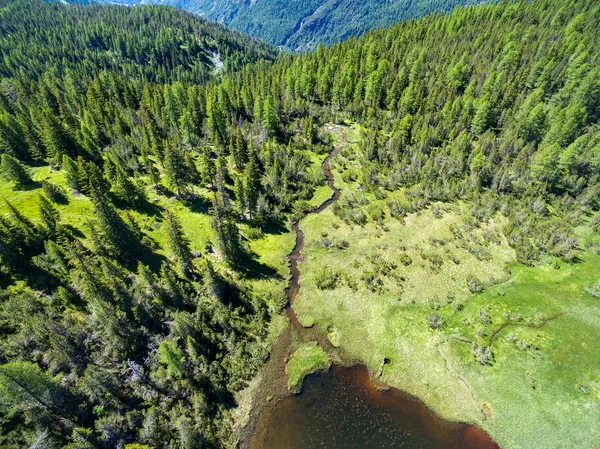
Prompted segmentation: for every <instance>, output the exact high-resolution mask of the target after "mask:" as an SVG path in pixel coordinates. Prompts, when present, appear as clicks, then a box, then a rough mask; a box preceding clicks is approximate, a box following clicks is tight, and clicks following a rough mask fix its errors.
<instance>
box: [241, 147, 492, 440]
mask: <svg viewBox="0 0 600 449" xmlns="http://www.w3.org/2000/svg"><path fill="white" fill-rule="evenodd" d="M340 151H341V148H340V147H337V148H334V149H333V150H332V151H331V152H330V153H329V155H328V156H327V157H326V158H325V160H324V161H323V163H322V165H321V170H322V172H323V174H324V175H325V177H326V179H327V185H328V186H329V188H330V189H331V191H332V192H333V193H332V195H331V197H330V198H329V199H327V200H326V201H324V202H323V203H322V204H321V205H320V206H318V207H315V208H314V209H313V210H312V211H310V212H309V214H315V213H320V212H322V211H323V210H325V209H326V208H327V207H329V206H330V205H331V204H332V203H333V202H335V201H336V200H337V199H338V198H339V196H340V190H339V189H338V188H337V187H335V179H334V176H333V174H332V172H331V169H330V167H329V162H330V160H331V159H332V158H333V157H335V156H336V155H337V154H339V152H340ZM291 227H292V231H293V232H295V233H296V244H295V246H294V249H293V250H292V252H291V253H290V254H289V256H288V257H287V258H288V260H289V262H290V274H291V278H290V283H289V286H288V288H287V289H286V296H287V299H288V303H287V306H286V309H285V313H286V315H287V317H288V318H289V320H290V323H292V324H291V325H290V326H289V327H288V331H287V332H285V333H284V334H283V335H282V337H280V339H279V340H278V341H277V342H276V343H275V344H274V347H273V351H272V355H271V361H270V364H271V365H272V369H271V370H267V371H270V372H271V375H272V376H273V377H272V378H271V379H269V378H268V377H267V379H265V385H266V384H268V383H269V381H273V379H275V378H281V377H283V379H285V378H286V374H285V360H286V359H287V357H289V348H290V342H291V340H290V335H291V333H292V332H295V334H297V338H298V339H299V340H301V341H311V340H317V341H318V342H319V344H320V345H321V346H322V347H323V348H324V349H325V350H333V349H334V348H333V347H332V346H331V344H330V343H329V340H328V339H327V338H325V337H324V335H322V334H323V333H322V332H319V331H318V330H317V329H315V328H304V327H303V326H302V324H300V322H299V321H298V317H297V316H296V314H295V312H294V309H293V303H294V300H295V299H296V295H297V294H298V290H299V289H300V283H299V282H300V270H299V269H298V261H302V260H303V256H302V250H303V249H304V233H303V232H302V230H301V229H300V220H296V221H294V222H292V223H291ZM273 384H274V385H276V384H277V382H275V381H273ZM265 388H267V389H268V388H271V389H273V388H274V389H275V390H277V389H279V390H281V386H279V387H277V386H275V387H273V386H271V387H265ZM274 393H275V392H273V393H269V394H274ZM275 394H276V400H274V401H272V402H270V404H269V405H268V406H264V408H263V410H262V412H261V413H260V416H259V417H258V419H257V422H255V423H254V425H253V426H252V427H253V428H254V430H253V434H252V436H251V437H250V438H249V441H246V444H243V445H242V447H250V448H251V449H312V448H315V449H316V448H324V449H354V448H355V449H370V448H373V449H376V448H377V449H379V448H401V447H406V448H414V449H417V448H419V449H434V448H435V449H498V446H497V445H496V444H495V443H494V442H493V441H492V440H491V439H490V437H489V436H488V435H487V434H486V433H485V432H484V431H483V430H481V429H480V428H478V427H476V426H472V425H468V424H462V423H453V422H448V421H445V420H443V419H441V418H440V417H438V416H437V415H436V414H435V413H434V412H433V411H431V410H430V409H428V408H427V407H426V406H425V405H424V404H423V403H422V402H421V401H419V400H418V399H416V398H414V397H412V396H410V395H408V394H406V393H404V392H402V391H400V390H396V389H393V388H390V389H387V390H385V391H382V390H380V389H378V388H376V387H375V386H374V385H373V383H372V382H371V380H370V376H369V372H368V370H367V368H366V367H364V366H360V365H359V366H354V367H343V366H333V367H332V368H331V369H330V370H329V371H328V372H326V373H320V374H315V375H311V376H308V377H307V378H306V379H305V380H304V384H303V389H302V392H301V393H300V394H297V395H289V394H281V393H280V394H277V393H275ZM269 401H270V396H269V399H267V402H269Z"/></svg>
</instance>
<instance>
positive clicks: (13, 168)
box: [0, 153, 31, 190]
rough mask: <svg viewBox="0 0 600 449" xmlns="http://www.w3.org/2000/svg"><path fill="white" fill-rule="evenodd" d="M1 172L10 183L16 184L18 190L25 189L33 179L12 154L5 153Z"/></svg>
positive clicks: (0, 168)
mask: <svg viewBox="0 0 600 449" xmlns="http://www.w3.org/2000/svg"><path fill="white" fill-rule="evenodd" d="M0 170H1V171H2V175H3V176H4V177H5V178H6V179H7V180H8V181H12V182H14V183H15V188H16V189H19V190H20V189H23V188H24V187H26V186H27V184H30V183H31V177H30V176H29V173H27V169H26V168H25V167H24V166H23V165H22V164H21V163H20V162H19V161H18V160H17V159H16V158H14V157H12V156H11V155H10V154H7V153H4V154H3V155H2V159H1V162H0Z"/></svg>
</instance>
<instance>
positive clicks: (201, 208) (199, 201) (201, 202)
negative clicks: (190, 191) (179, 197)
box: [184, 196, 211, 214]
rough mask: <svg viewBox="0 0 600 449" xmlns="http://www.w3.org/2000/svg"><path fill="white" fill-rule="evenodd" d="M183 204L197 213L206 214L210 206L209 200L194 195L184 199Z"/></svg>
mask: <svg viewBox="0 0 600 449" xmlns="http://www.w3.org/2000/svg"><path fill="white" fill-rule="evenodd" d="M184 204H185V205H186V206H187V207H188V209H189V210H190V211H191V212H195V213H199V214H207V213H208V210H209V208H210V206H211V202H210V201H209V200H208V199H207V198H205V197H203V196H196V197H195V198H193V199H189V200H185V202H184Z"/></svg>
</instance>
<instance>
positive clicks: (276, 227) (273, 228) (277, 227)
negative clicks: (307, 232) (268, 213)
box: [262, 220, 290, 235]
mask: <svg viewBox="0 0 600 449" xmlns="http://www.w3.org/2000/svg"><path fill="white" fill-rule="evenodd" d="M262 230H263V232H264V233H265V234H270V235H282V234H287V233H288V232H290V230H289V229H288V228H287V226H286V225H285V222H283V221H282V220H279V221H269V222H267V223H265V224H264V225H263V226H262Z"/></svg>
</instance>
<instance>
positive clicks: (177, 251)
mask: <svg viewBox="0 0 600 449" xmlns="http://www.w3.org/2000/svg"><path fill="white" fill-rule="evenodd" d="M164 226H165V234H166V238H167V249H168V250H169V253H170V255H171V257H172V258H173V259H174V260H175V261H176V262H177V263H178V265H179V269H180V271H181V273H182V274H184V275H187V274H189V273H191V272H192V271H193V264H192V251H191V250H190V242H189V240H188V239H187V238H186V237H185V235H184V233H183V228H182V227H181V223H179V221H178V220H177V218H176V217H175V216H174V215H173V214H171V213H170V212H168V211H167V212H166V213H165V225H164Z"/></svg>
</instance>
